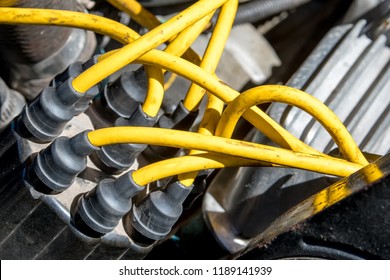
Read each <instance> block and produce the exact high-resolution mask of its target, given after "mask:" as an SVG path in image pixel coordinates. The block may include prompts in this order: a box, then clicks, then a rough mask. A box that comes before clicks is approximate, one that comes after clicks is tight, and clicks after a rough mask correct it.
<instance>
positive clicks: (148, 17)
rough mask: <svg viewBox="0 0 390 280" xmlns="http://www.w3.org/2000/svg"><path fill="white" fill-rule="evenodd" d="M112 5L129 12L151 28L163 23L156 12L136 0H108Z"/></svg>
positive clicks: (136, 19)
mask: <svg viewBox="0 0 390 280" xmlns="http://www.w3.org/2000/svg"><path fill="white" fill-rule="evenodd" d="M107 2H108V3H110V4H111V5H112V6H114V7H115V8H117V9H118V10H120V11H123V12H125V13H127V14H128V15H129V16H130V17H131V18H132V19H134V20H135V21H136V22H137V23H138V24H140V25H141V26H143V27H146V28H147V29H149V30H151V29H153V28H155V27H157V26H159V25H160V24H161V22H160V21H159V20H158V19H157V18H156V16H155V15H154V14H152V13H151V12H149V11H148V10H147V9H145V8H144V7H143V6H142V5H141V4H140V3H138V2H137V1H134V0H107Z"/></svg>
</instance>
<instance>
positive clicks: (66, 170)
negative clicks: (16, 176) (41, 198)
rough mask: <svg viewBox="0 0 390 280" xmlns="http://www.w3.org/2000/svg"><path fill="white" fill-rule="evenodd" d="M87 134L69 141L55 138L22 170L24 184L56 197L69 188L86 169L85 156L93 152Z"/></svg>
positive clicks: (64, 138)
mask: <svg viewBox="0 0 390 280" xmlns="http://www.w3.org/2000/svg"><path fill="white" fill-rule="evenodd" d="M87 134H88V131H84V132H82V133H79V134H77V135H76V136H74V137H72V138H67V137H59V138H57V139H56V140H54V141H53V143H51V144H50V146H48V147H47V148H46V149H44V150H42V151H41V152H40V153H38V154H37V155H36V156H35V158H34V159H33V161H32V163H31V164H30V165H28V166H27V167H26V172H25V174H26V181H27V182H28V183H29V184H30V185H31V186H32V187H33V188H34V189H35V190H37V191H39V192H41V193H44V194H58V193H61V192H63V191H64V190H66V189H67V188H69V187H70V186H71V185H72V184H73V182H74V180H75V178H76V176H77V175H78V174H79V173H80V172H82V171H83V170H84V169H85V167H86V166H87V157H88V155H89V154H90V153H91V152H92V151H95V150H97V149H98V148H96V147H95V146H93V145H92V144H91V143H90V142H89V140H88V137H87Z"/></svg>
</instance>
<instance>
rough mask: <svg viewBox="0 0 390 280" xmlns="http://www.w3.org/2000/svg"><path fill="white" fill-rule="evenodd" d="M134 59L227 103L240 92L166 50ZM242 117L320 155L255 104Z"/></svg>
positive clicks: (284, 142) (285, 143)
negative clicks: (156, 67) (188, 82)
mask: <svg viewBox="0 0 390 280" xmlns="http://www.w3.org/2000/svg"><path fill="white" fill-rule="evenodd" d="M157 53H158V54H157ZM136 62H138V63H142V64H148V65H154V66H159V67H161V68H163V69H166V70H169V71H171V72H173V73H176V74H178V75H180V76H182V77H184V78H186V79H188V80H191V81H193V82H194V83H196V84H197V85H199V86H201V87H203V88H204V89H205V90H206V91H207V92H209V93H211V94H213V95H215V96H216V97H218V98H219V99H221V100H222V101H223V102H225V103H229V102H230V101H232V100H233V99H234V98H236V97H237V96H239V95H240V94H239V93H238V92H237V91H235V90H234V89H232V88H231V87H229V86H228V85H226V84H225V83H223V82H222V81H220V80H218V79H217V78H215V77H214V76H213V75H211V74H210V73H208V72H207V71H205V70H203V69H201V68H200V67H197V66H195V65H193V64H192V63H190V62H188V61H186V60H184V59H182V58H180V57H175V56H172V55H170V54H168V53H165V52H160V51H157V50H152V51H150V52H149V53H147V54H145V55H144V56H142V57H140V58H139V59H137V61H136ZM243 116H244V118H245V119H246V120H248V121H249V122H250V123H251V124H252V125H253V126H255V127H256V128H257V129H259V130H260V131H261V132H263V133H264V134H265V135H266V136H267V137H268V138H270V139H271V140H272V141H274V142H275V143H276V144H278V145H279V146H281V147H283V148H286V149H291V150H293V151H300V152H306V153H311V154H322V153H320V152H318V151H316V150H315V149H313V148H312V147H310V146H308V145H306V144H305V143H303V142H302V141H300V140H299V139H297V138H296V137H295V136H293V135H291V134H290V133H289V132H288V131H287V130H285V129H284V128H283V127H281V126H280V125H279V124H278V123H277V122H275V121H274V120H273V119H272V118H270V117H269V116H268V115H267V114H266V113H264V112H263V111H262V110H260V109H259V108H257V107H252V108H250V109H249V110H248V111H246V112H245V113H244V115H243ZM322 155H323V154H322Z"/></svg>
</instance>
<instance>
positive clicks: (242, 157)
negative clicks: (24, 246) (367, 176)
mask: <svg viewBox="0 0 390 280" xmlns="http://www.w3.org/2000/svg"><path fill="white" fill-rule="evenodd" d="M109 2H110V3H111V4H112V5H113V6H115V7H116V8H118V9H120V10H122V11H125V12H127V13H129V15H130V16H131V17H132V18H134V19H135V20H136V21H137V22H138V23H140V24H141V25H143V26H145V27H146V28H148V29H149V30H150V31H149V32H147V33H146V34H145V35H143V36H140V35H139V34H138V33H136V32H135V31H133V30H132V29H130V28H128V27H127V26H124V25H122V24H120V23H117V22H115V21H112V20H109V19H106V18H103V17H99V16H94V15H90V14H83V13H78V12H69V11H57V10H40V9H21V8H0V23H3V24H44V25H58V26H68V27H74V28H83V29H88V30H92V31H94V32H97V33H100V34H104V35H108V36H110V37H112V38H113V39H115V40H118V41H119V42H121V43H123V44H124V47H122V48H121V49H118V50H114V51H111V52H108V53H106V54H104V55H102V56H100V57H99V62H98V63H97V64H95V65H94V66H92V67H90V68H89V69H88V70H86V71H85V72H83V73H82V74H81V75H79V76H78V77H76V78H75V79H74V80H73V83H72V85H73V87H74V88H75V90H77V91H78V92H81V93H84V92H86V91H87V90H88V89H89V88H91V87H92V86H94V85H95V84H97V83H99V82H100V81H101V80H103V79H104V78H106V77H108V76H109V75H111V74H113V73H114V72H116V71H118V70H119V69H121V68H122V67H124V66H126V65H127V64H129V63H141V64H144V65H145V69H146V73H147V76H148V92H147V96H146V99H145V101H144V103H143V110H144V111H145V113H147V114H148V115H150V116H156V115H157V113H158V111H159V109H160V106H161V103H162V100H163V96H164V84H163V72H164V71H171V72H172V73H174V74H177V75H179V76H182V77H184V78H186V79H188V80H190V81H191V82H193V84H192V85H191V87H190V89H189V91H188V93H187V96H186V98H185V99H184V102H183V104H184V106H185V107H186V108H187V109H188V110H190V111H194V110H197V108H198V105H199V103H200V100H201V99H202V98H203V96H204V94H205V93H206V92H207V93H208V94H207V96H208V105H207V108H206V112H205V114H204V116H203V120H202V122H201V124H200V127H199V130H198V133H194V132H186V131H174V130H168V129H161V128H143V127H112V128H105V129H99V130H95V131H91V132H89V134H88V138H89V140H90V142H91V144H92V145H94V146H97V147H100V146H103V145H111V144H122V143H137V144H138V143H140V144H150V145H162V146H168V147H176V148H183V149H190V150H191V152H190V155H188V156H183V157H177V158H172V159H167V160H164V161H161V162H157V163H154V164H150V165H148V166H145V167H142V168H140V169H139V170H136V171H134V172H133V173H132V174H133V175H132V176H133V179H134V181H135V182H136V183H137V184H139V185H147V184H148V183H150V182H153V181H155V180H159V179H162V178H165V177H169V176H174V175H178V178H179V180H181V182H182V183H183V185H185V186H190V185H192V183H193V180H194V178H195V177H196V176H197V171H199V170H203V169H216V168H224V167H232V166H256V165H259V166H263V165H268V166H276V167H280V166H289V167H295V168H301V169H306V170H310V171H314V172H321V173H325V174H331V175H335V176H341V177H344V176H348V175H350V174H351V173H353V172H356V171H357V170H358V169H360V168H362V167H363V166H365V165H367V164H368V162H367V160H366V159H365V158H364V156H363V154H362V153H361V151H360V150H359V148H358V147H357V145H356V143H355V142H354V140H353V139H352V137H351V135H350V134H349V133H348V131H347V130H346V128H345V127H344V125H343V124H342V123H341V122H340V120H339V119H338V118H337V117H336V116H335V115H334V113H333V112H332V111H330V110H329V109H328V108H327V107H326V106H325V105H324V104H322V103H321V102H320V101H318V100H316V99H315V98H313V97H312V96H310V95H309V94H307V93H304V92H302V91H299V90H296V89H292V88H288V87H283V86H263V87H256V88H254V89H251V90H248V91H246V92H244V93H243V94H241V95H240V94H239V93H238V92H237V91H235V90H233V89H232V88H230V87H229V86H227V85H226V84H225V83H223V82H221V81H220V80H219V79H218V78H217V77H216V76H215V74H214V72H215V69H216V67H217V65H218V62H219V60H220V57H221V55H222V51H223V47H224V45H225V43H226V40H227V37H228V35H229V32H230V28H231V27H232V24H233V21H234V17H235V13H236V10H237V5H238V1H237V0H214V1H207V0H200V1H197V2H196V3H195V4H193V5H192V6H190V7H189V8H187V9H186V10H184V11H182V12H181V13H179V14H178V15H176V16H174V17H172V18H171V19H170V20H168V21H167V22H165V23H162V24H161V23H160V22H159V21H158V20H157V19H156V17H155V16H154V15H153V14H151V13H150V12H148V11H147V10H146V9H144V8H143V7H142V6H141V5H140V4H139V3H138V2H137V1H134V0H109ZM219 8H220V14H219V16H218V20H217V23H216V25H215V27H214V30H213V34H212V36H211V39H210V41H209V45H208V47H207V49H206V52H205V54H204V56H203V58H202V59H201V60H200V59H199V57H198V56H197V55H196V54H195V53H194V52H193V51H192V50H191V49H190V46H191V44H192V43H193V42H194V40H195V39H196V38H197V37H198V36H199V35H200V34H201V33H202V31H203V30H204V29H205V27H206V26H207V25H208V24H209V21H210V19H211V18H212V16H213V14H214V12H215V11H216V10H217V9H219ZM164 43H166V44H167V47H166V48H165V50H164V51H159V50H156V49H155V48H156V47H158V46H159V45H161V44H164ZM264 102H284V103H287V104H290V105H293V106H297V107H299V108H300V109H302V110H305V111H307V112H308V113H309V114H311V115H312V116H313V117H314V118H316V119H317V120H318V121H320V122H321V124H322V125H323V126H324V127H325V128H326V129H327V130H328V132H329V133H330V134H331V136H332V137H333V139H334V140H335V142H336V143H337V145H338V146H339V148H340V150H341V151H342V152H343V155H344V156H345V158H346V160H343V159H337V158H332V157H330V156H327V155H324V154H322V153H320V152H318V151H316V150H314V149H313V148H311V147H310V146H308V145H306V144H305V143H303V142H302V141H300V140H299V139H297V138H296V137H294V136H293V135H291V134H290V133H289V132H287V131H286V130H285V129H284V128H283V127H281V126H280V125H279V124H278V123H276V122H275V121H274V120H272V119H271V118H270V117H269V116H268V115H267V114H266V113H264V112H263V111H262V110H260V109H259V108H258V107H256V106H255V105H257V104H261V103H264ZM224 104H228V106H227V108H226V109H225V110H224V111H223V106H224ZM241 116H243V117H245V118H246V119H247V120H248V121H249V122H251V123H252V124H253V125H254V126H255V127H256V128H257V129H259V130H260V131H261V132H262V133H264V134H265V135H266V136H267V137H268V138H270V139H271V140H273V141H274V142H275V143H276V144H277V145H279V146H280V147H281V148H276V147H271V146H264V145H260V144H255V143H251V142H245V141H240V140H233V139H230V137H231V135H232V132H233V130H234V128H235V126H236V123H237V121H238V119H239V118H240V117H241Z"/></svg>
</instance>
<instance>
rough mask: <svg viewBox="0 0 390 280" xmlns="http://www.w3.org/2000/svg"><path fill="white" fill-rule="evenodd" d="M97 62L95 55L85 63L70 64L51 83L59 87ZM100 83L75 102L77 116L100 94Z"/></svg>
mask: <svg viewBox="0 0 390 280" xmlns="http://www.w3.org/2000/svg"><path fill="white" fill-rule="evenodd" d="M95 63H97V57H96V56H94V57H92V58H91V59H89V60H88V61H86V62H85V63H82V62H80V61H77V62H74V63H72V64H70V65H69V66H68V68H66V69H65V70H64V71H63V72H62V73H60V74H58V75H57V76H56V77H55V78H54V79H53V80H52V81H51V83H50V85H51V86H53V87H58V86H60V85H61V84H63V83H64V82H66V81H67V80H68V79H70V78H72V79H74V78H76V77H77V76H78V75H80V74H81V73H83V72H84V71H85V70H87V69H88V68H89V67H91V66H92V65H94V64H95ZM100 84H101V83H99V84H97V85H95V86H93V87H92V88H90V89H89V90H87V92H85V93H84V95H83V96H82V97H81V98H80V100H79V101H77V102H76V103H75V104H74V107H75V116H77V115H79V114H81V113H83V112H85V110H87V109H88V107H89V105H90V104H91V103H92V100H93V99H94V98H95V97H96V96H97V95H98V94H99V91H100V88H99V87H100Z"/></svg>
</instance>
